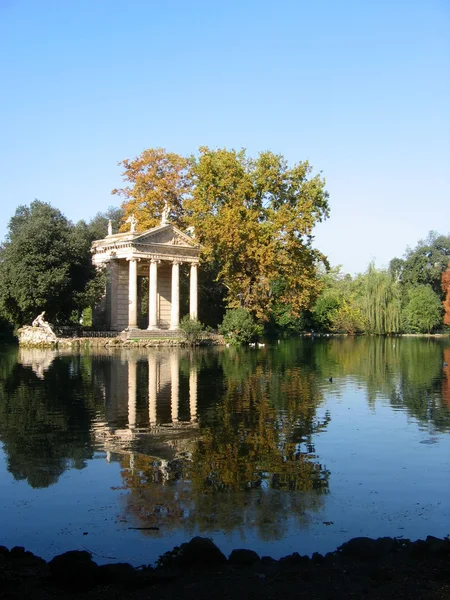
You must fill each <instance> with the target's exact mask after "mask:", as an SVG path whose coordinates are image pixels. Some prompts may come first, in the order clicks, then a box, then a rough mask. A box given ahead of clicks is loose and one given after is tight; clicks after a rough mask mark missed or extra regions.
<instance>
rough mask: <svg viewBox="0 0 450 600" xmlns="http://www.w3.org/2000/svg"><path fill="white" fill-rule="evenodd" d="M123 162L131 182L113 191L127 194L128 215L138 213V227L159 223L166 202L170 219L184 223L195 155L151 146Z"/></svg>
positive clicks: (181, 225) (118, 193)
mask: <svg viewBox="0 0 450 600" xmlns="http://www.w3.org/2000/svg"><path fill="white" fill-rule="evenodd" d="M119 165H122V166H123V167H124V169H125V170H124V171H123V173H122V176H123V178H124V179H125V180H126V181H127V182H129V184H130V185H128V186H127V187H124V188H120V189H114V190H113V191H112V193H113V194H117V195H118V196H121V197H122V198H124V202H123V204H122V208H123V210H124V213H125V218H126V217H129V216H131V215H133V214H134V215H135V216H136V218H137V219H138V224H137V230H138V231H145V230H146V229H151V228H152V227H156V225H159V223H160V221H161V216H162V213H163V210H164V206H165V203H166V202H167V203H168V206H169V208H170V213H169V219H170V220H171V221H173V222H175V223H176V224H177V225H178V226H180V227H183V224H184V217H185V210H184V207H183V201H184V199H185V198H186V197H187V196H188V195H189V194H190V193H191V192H192V172H191V166H192V159H190V158H184V157H182V156H180V155H178V154H175V153H173V152H166V150H164V149H163V148H150V149H148V150H144V151H143V152H142V154H141V155H140V156H138V157H136V158H134V159H133V160H129V159H125V160H123V161H121V162H120V163H119Z"/></svg>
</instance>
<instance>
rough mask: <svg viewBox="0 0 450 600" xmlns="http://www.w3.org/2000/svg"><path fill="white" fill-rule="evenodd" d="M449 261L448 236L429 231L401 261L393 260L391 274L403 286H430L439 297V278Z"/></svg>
mask: <svg viewBox="0 0 450 600" xmlns="http://www.w3.org/2000/svg"><path fill="white" fill-rule="evenodd" d="M449 260H450V236H448V235H439V234H438V233H437V232H436V231H430V232H429V233H428V236H427V237H426V238H425V240H419V242H418V243H417V245H416V247H415V248H408V249H407V250H406V252H405V255H404V257H403V258H402V259H399V258H394V259H393V260H392V261H391V263H390V270H391V272H392V273H393V274H394V275H395V276H396V277H397V278H398V279H399V280H400V281H401V282H402V284H403V285H405V286H413V285H419V284H422V285H430V286H431V287H432V288H433V291H434V292H435V293H436V294H437V295H438V296H441V294H442V290H441V277H442V272H443V271H444V270H445V269H446V267H447V265H448V262H449Z"/></svg>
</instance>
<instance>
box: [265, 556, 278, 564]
mask: <svg viewBox="0 0 450 600" xmlns="http://www.w3.org/2000/svg"><path fill="white" fill-rule="evenodd" d="M261 562H262V563H263V564H265V565H276V564H277V562H278V561H277V560H275V559H274V558H272V557H271V556H262V557H261Z"/></svg>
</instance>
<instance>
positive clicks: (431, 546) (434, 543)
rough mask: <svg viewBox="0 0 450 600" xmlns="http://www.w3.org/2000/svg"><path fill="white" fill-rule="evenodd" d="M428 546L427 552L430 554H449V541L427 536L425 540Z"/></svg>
mask: <svg viewBox="0 0 450 600" xmlns="http://www.w3.org/2000/svg"><path fill="white" fill-rule="evenodd" d="M425 543H426V545H427V546H428V551H429V552H431V553H432V554H441V555H444V554H450V540H448V539H446V540H441V539H440V538H437V537H434V535H429V536H427V539H426V540H425Z"/></svg>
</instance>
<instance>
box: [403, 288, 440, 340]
mask: <svg viewBox="0 0 450 600" xmlns="http://www.w3.org/2000/svg"><path fill="white" fill-rule="evenodd" d="M408 298H409V301H408V303H407V305H406V306H405V308H404V310H403V320H404V327H405V329H406V330H407V331H411V332H414V333H431V331H433V329H435V328H436V327H439V325H441V324H442V313H443V309H442V303H441V301H440V299H439V297H438V296H437V294H436V293H435V292H434V291H433V289H432V287H431V286H430V285H417V286H415V287H413V288H411V289H410V291H409V294H408Z"/></svg>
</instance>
